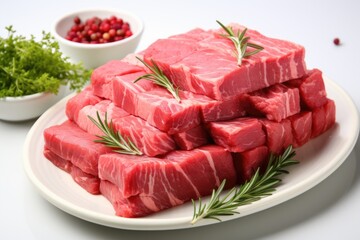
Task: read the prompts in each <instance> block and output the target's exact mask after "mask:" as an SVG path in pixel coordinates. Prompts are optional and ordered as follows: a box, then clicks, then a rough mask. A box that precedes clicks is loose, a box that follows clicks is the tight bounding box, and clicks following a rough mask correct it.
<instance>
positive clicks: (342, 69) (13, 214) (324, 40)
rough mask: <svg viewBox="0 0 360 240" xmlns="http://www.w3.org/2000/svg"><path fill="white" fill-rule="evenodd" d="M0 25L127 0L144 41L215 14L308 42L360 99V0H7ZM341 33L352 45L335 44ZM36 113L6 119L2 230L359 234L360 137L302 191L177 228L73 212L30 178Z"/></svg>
mask: <svg viewBox="0 0 360 240" xmlns="http://www.w3.org/2000/svg"><path fill="white" fill-rule="evenodd" d="M1 5H2V6H1V7H0V35H1V36H3V37H4V36H5V31H4V28H5V26H8V25H13V26H14V28H15V29H16V30H17V32H18V33H21V34H24V35H30V34H33V35H35V36H37V35H40V34H41V31H42V30H45V31H50V30H51V27H52V24H53V22H54V21H55V20H56V19H57V18H58V17H60V16H62V15H64V14H66V13H68V12H70V11H75V10H80V9H83V8H96V7H97V8H104V7H105V8H117V9H125V10H130V11H132V12H134V13H137V14H138V15H140V16H141V17H142V19H143V20H144V22H145V32H144V35H143V38H142V40H141V43H140V46H139V49H138V50H142V49H144V48H146V47H147V46H148V45H149V44H150V43H152V42H153V41H155V40H156V39H158V38H161V37H167V36H169V35H172V34H177V33H182V32H185V31H188V30H190V29H192V28H195V27H201V28H205V29H209V28H217V27H218V26H217V24H216V22H215V20H220V21H222V22H223V23H229V22H238V23H241V24H243V25H246V26H248V27H249V28H254V29H257V30H259V31H260V32H262V33H264V34H266V35H268V36H272V37H278V38H283V39H288V40H291V41H294V42H297V43H299V44H302V45H303V46H305V48H306V61H307V65H308V67H309V68H313V67H316V68H319V69H321V70H322V71H323V73H324V74H325V75H326V76H328V77H329V78H331V79H333V80H334V81H335V82H336V83H337V84H339V85H340V86H341V87H342V88H343V89H345V90H346V91H347V92H348V93H349V95H350V96H351V97H352V98H353V100H354V102H355V104H356V105H357V108H358V109H360V83H359V82H360V77H359V69H360V60H359V56H360V28H359V23H360V13H359V12H360V2H359V1H355V0H353V1H352V0H347V1H346V0H341V1H340V0H331V1H315V0H303V1H285V0H281V1H280V0H272V1H259V0H256V1H243V0H237V1H226V0H222V1H220V0H217V1H212V0H211V1H210V0H209V1H194V0H193V1H189V0H182V1H165V0H162V1H156V0H154V1H145V0H144V1H137V0H132V1H130V0H128V1H115V0H114V1H110V0H102V1H99V0H96V1H93V0H72V1H70V0H61V1H40V0H33V1H19V0H12V1H7V2H6V3H4V2H2V3H1ZM335 37H339V38H340V40H341V42H342V45H341V46H335V45H334V44H333V39H334V38H335ZM33 123H34V121H27V122H21V123H11V122H3V121H0V162H1V165H0V166H1V167H0V169H1V170H0V171H1V172H0V194H1V197H0V201H1V202H0V239H54V240H55V239H77V240H81V239H159V240H162V239H174V240H175V239H359V237H360V169H359V166H358V164H359V160H358V156H360V143H359V141H358V143H357V145H356V147H355V150H354V151H353V152H352V153H351V154H350V156H349V158H348V159H347V160H346V162H345V163H344V164H343V165H342V166H341V167H340V168H339V169H338V170H337V171H336V172H334V173H333V174H332V175H331V176H330V177H329V178H327V179H326V180H325V181H323V182H322V183H320V184H319V185H318V186H316V187H315V188H313V189H311V190H310V191H308V192H306V193H304V194H302V195H301V196H299V197H296V198H295V199H292V200H290V201H288V202H286V203H283V204H281V205H279V206H277V207H274V208H271V209H269V210H266V211H263V212H260V213H257V214H253V215H250V216H247V217H243V218H240V219H238V220H233V221H229V222H224V223H219V224H215V225H210V226H207V227H199V228H193V229H185V230H176V231H151V232H146V231H129V230H119V229H112V228H108V227H103V226H99V225H96V224H93V223H89V222H86V221H83V220H81V219H78V218H75V217H73V216H71V215H68V214H66V213H64V212H62V211H61V210H59V209H57V208H56V207H54V206H53V205H51V204H50V203H48V202H47V201H46V200H44V199H43V198H42V197H41V196H40V195H39V194H38V192H37V191H36V190H35V188H34V187H33V186H32V184H31V183H30V181H29V180H28V178H27V176H26V174H25V172H24V168H23V162H22V161H23V160H22V147H23V144H24V140H25V137H26V134H27V132H28V131H29V129H30V128H31V126H32V124H33Z"/></svg>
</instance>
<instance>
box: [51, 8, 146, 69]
mask: <svg viewBox="0 0 360 240" xmlns="http://www.w3.org/2000/svg"><path fill="white" fill-rule="evenodd" d="M113 15H114V16H116V17H118V18H119V17H121V18H122V19H123V20H124V21H125V22H128V23H129V24H130V28H131V30H132V32H133V35H132V36H130V37H128V38H125V39H123V40H120V41H116V42H110V43H102V44H86V43H77V42H72V41H70V40H67V39H65V36H66V34H67V31H68V30H69V29H70V28H71V26H73V24H74V22H73V19H74V17H75V16H78V17H79V18H80V19H81V20H82V21H85V20H87V19H89V18H92V17H99V18H101V19H103V18H108V17H110V16H113ZM143 29H144V25H143V22H142V20H141V19H140V18H139V17H137V16H136V15H134V14H132V13H129V12H126V11H120V10H108V9H90V10H82V11H77V12H72V13H69V14H67V15H65V16H64V17H62V18H60V19H59V20H57V21H56V22H55V24H54V29H53V34H54V37H55V39H56V40H57V41H58V42H59V46H60V50H61V51H62V52H63V54H64V55H65V56H68V57H69V58H70V60H72V61H74V62H80V61H81V62H83V64H84V66H85V67H87V68H96V67H99V66H101V65H103V64H105V63H106V62H108V61H110V60H113V59H122V58H123V57H125V56H126V55H127V54H129V53H133V52H135V50H136V48H137V46H138V44H139V41H140V38H141V35H142V33H143Z"/></svg>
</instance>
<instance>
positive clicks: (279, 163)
mask: <svg viewBox="0 0 360 240" xmlns="http://www.w3.org/2000/svg"><path fill="white" fill-rule="evenodd" d="M295 154H296V153H295V151H293V149H292V146H289V147H288V148H287V149H286V150H285V151H284V153H283V154H282V155H280V156H274V155H272V154H271V155H270V158H269V163H268V165H267V168H266V169H265V172H264V174H262V175H260V172H259V169H258V170H257V171H256V172H255V174H254V176H253V177H252V178H251V179H250V180H249V181H247V182H245V183H244V184H243V185H241V186H239V187H233V188H232V189H231V190H230V191H229V192H228V193H227V194H226V195H225V196H224V197H222V198H221V196H220V195H221V193H222V192H223V189H224V186H225V183H226V180H223V181H222V183H221V184H220V186H219V188H218V189H217V190H215V189H214V190H213V192H212V195H211V198H210V201H209V202H208V203H207V204H203V203H202V200H201V198H199V200H198V201H199V206H198V207H196V202H195V201H194V200H192V202H193V206H194V214H193V219H192V221H191V223H192V224H195V223H196V222H198V221H199V220H201V219H205V218H208V219H215V220H218V221H221V219H220V218H219V216H226V215H233V214H237V213H238V212H237V211H236V209H237V208H238V207H239V206H242V205H247V204H251V203H252V202H255V201H258V200H260V199H261V198H263V197H266V196H269V195H271V194H272V193H273V192H274V191H275V186H276V185H277V184H278V183H279V182H280V181H281V180H280V179H279V178H278V176H279V175H280V174H283V173H288V171H286V170H284V168H285V167H287V166H290V165H293V164H297V163H298V161H296V160H294V159H293V158H294V157H295Z"/></svg>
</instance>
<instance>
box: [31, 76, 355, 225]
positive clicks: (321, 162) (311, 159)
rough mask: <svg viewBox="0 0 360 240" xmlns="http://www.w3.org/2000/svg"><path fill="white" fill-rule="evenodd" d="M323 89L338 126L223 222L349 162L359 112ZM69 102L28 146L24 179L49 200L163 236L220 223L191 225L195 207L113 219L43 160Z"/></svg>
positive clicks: (45, 120) (45, 118)
mask: <svg viewBox="0 0 360 240" xmlns="http://www.w3.org/2000/svg"><path fill="white" fill-rule="evenodd" d="M325 84H326V88H327V92H328V96H329V98H331V99H333V100H335V103H336V109H337V113H336V118H337V120H336V121H337V123H336V125H335V126H334V127H333V128H332V129H331V130H329V131H328V132H326V133H325V134H323V135H322V136H320V137H318V138H316V139H313V140H311V141H310V142H309V143H307V144H306V145H304V146H303V147H301V148H299V149H297V150H296V152H297V159H298V160H299V161H300V164H298V165H296V166H292V167H291V169H289V170H290V174H289V175H285V176H283V178H282V179H283V181H282V184H281V185H280V186H279V187H277V189H276V191H275V193H274V194H273V195H271V196H269V197H265V198H263V199H261V200H260V201H257V202H254V203H252V204H250V205H246V206H242V207H239V208H238V211H239V212H240V214H235V215H233V216H227V217H221V219H222V220H223V221H226V220H231V219H235V218H240V217H243V216H246V215H249V214H252V213H255V212H259V211H262V210H264V209H267V208H270V207H272V206H275V205H277V204H280V203H282V202H284V201H287V200H289V199H291V198H293V197H295V196H298V195H300V194H302V193H303V192H305V191H307V190H309V189H310V188H312V187H314V186H315V185H317V184H318V183H320V182H321V181H322V180H324V179H325V178H326V177H328V176H329V175H330V174H331V173H332V172H334V171H335V170H336V169H337V168H338V167H339V166H340V165H341V164H342V163H343V162H344V161H345V160H346V158H347V157H348V155H349V154H350V152H351V151H352V149H353V147H354V145H355V143H356V141H357V137H358V135H359V115H358V111H357V108H356V106H355V105H354V103H353V102H352V100H351V98H350V97H349V96H348V95H347V94H346V93H345V92H344V91H343V90H342V89H341V88H340V87H339V86H337V85H336V84H335V83H334V82H333V81H331V80H329V79H326V81H325ZM69 97H71V96H68V97H67V98H65V99H63V100H62V101H60V102H59V103H57V104H56V105H54V106H53V107H52V108H50V109H49V110H48V111H47V112H45V113H44V114H43V115H42V116H41V117H40V118H39V119H38V120H37V121H36V123H35V124H34V125H33V127H32V128H31V130H30V131H29V133H28V135H27V138H26V141H25V145H24V165H25V170H26V173H27V175H28V176H29V178H30V180H31V182H32V183H33V184H34V185H35V186H36V188H37V189H38V190H39V191H40V193H41V194H42V196H43V197H44V198H45V199H47V200H48V201H49V202H51V203H52V204H53V205H55V206H56V207H58V208H60V209H62V210H63V211H65V212H67V213H69V214H72V215H74V216H76V217H79V218H81V219H84V220H87V221H90V222H93V223H97V224H101V225H105V226H109V227H114V228H121V229H134V230H165V229H181V228H190V227H196V226H201V225H208V224H213V223H217V221H214V220H201V221H199V222H198V223H196V224H195V225H191V224H190V221H191V219H192V214H193V206H192V204H191V203H186V204H184V205H182V206H179V207H175V208H172V209H169V210H166V211H162V212H160V213H156V214H153V215H151V216H148V217H144V218H122V217H118V216H115V214H114V210H113V208H112V205H111V204H110V202H108V201H107V200H106V199H105V198H104V197H103V196H94V195H91V194H89V193H87V192H86V191H85V190H83V189H82V188H81V187H79V186H78V185H77V184H76V183H74V181H73V180H72V178H71V176H70V175H68V174H67V173H65V172H63V171H61V170H60V169H58V168H57V167H55V166H54V165H53V164H52V163H51V162H50V161H48V160H46V159H45V157H44V156H43V154H42V150H43V146H44V140H43V130H44V129H45V128H47V127H49V126H52V125H55V124H59V123H61V122H62V121H64V120H65V119H66V116H65V105H66V101H67V100H68V98H69ZM204 200H205V201H206V200H207V199H206V198H204Z"/></svg>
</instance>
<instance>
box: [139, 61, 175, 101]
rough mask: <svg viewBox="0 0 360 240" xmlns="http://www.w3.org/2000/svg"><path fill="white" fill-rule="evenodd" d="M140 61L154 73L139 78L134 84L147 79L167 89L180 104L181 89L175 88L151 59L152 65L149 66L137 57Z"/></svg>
mask: <svg viewBox="0 0 360 240" xmlns="http://www.w3.org/2000/svg"><path fill="white" fill-rule="evenodd" d="M136 58H137V59H138V60H139V61H141V62H142V63H143V64H144V65H145V66H146V67H147V68H148V69H149V70H150V71H151V72H152V73H149V74H144V75H143V76H140V77H138V78H137V79H136V80H135V81H134V83H136V82H137V81H139V80H141V79H147V80H150V81H152V82H153V83H155V84H157V85H159V86H161V87H164V88H166V89H167V90H168V91H169V92H170V93H171V94H172V95H173V96H174V98H175V99H176V100H177V101H178V102H180V101H181V99H180V96H179V89H178V88H175V87H174V85H173V83H172V82H171V81H170V80H169V79H168V78H167V77H166V76H165V74H164V73H163V71H162V70H161V69H160V68H159V67H158V65H157V64H156V63H155V62H154V61H153V60H152V59H151V64H152V66H150V65H149V64H147V63H146V62H145V61H144V60H142V59H140V58H139V57H136Z"/></svg>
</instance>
